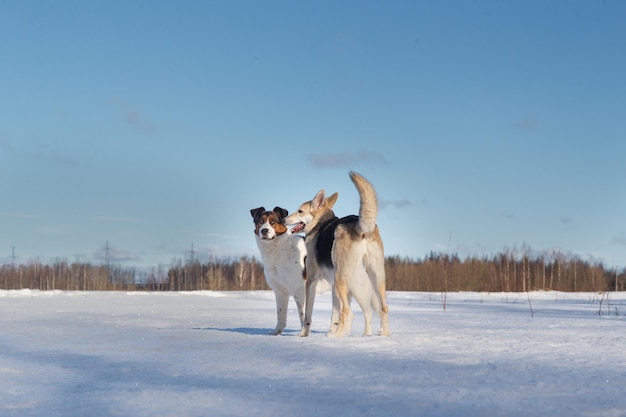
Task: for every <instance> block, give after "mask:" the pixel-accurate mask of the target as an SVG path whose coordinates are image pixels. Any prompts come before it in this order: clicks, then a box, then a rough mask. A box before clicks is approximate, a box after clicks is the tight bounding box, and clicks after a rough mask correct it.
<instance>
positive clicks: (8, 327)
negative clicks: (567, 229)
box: [0, 290, 626, 417]
mask: <svg viewBox="0 0 626 417" xmlns="http://www.w3.org/2000/svg"><path fill="white" fill-rule="evenodd" d="M529 298H530V303H529ZM600 299H601V295H600V294H593V293H575V294H566V293H557V292H534V293H530V294H529V297H528V296H527V294H480V293H449V294H447V303H446V307H447V308H446V311H444V310H443V304H442V295H441V294H438V293H403V292H390V293H389V306H390V325H391V331H392V336H391V337H389V338H384V337H379V336H372V337H361V336H360V333H361V332H362V330H363V324H362V316H361V315H360V313H359V312H358V311H356V310H358V308H356V307H355V321H354V327H353V334H352V336H350V337H347V338H344V339H331V338H328V337H326V336H325V330H326V329H327V327H328V321H329V317H330V295H329V294H328V293H324V294H321V295H319V296H318V298H317V300H316V301H317V302H316V305H315V310H314V323H313V333H312V335H311V336H310V337H309V338H300V337H298V336H297V334H298V326H297V322H298V320H297V317H296V313H295V311H294V310H293V309H292V310H290V312H289V316H288V331H287V332H286V334H284V335H282V336H269V335H267V333H268V332H269V331H270V330H272V329H273V328H274V325H275V310H274V309H275V307H274V301H273V293H272V292H265V291H261V292H193V293H121V292H38V291H30V290H22V291H0V415H2V416H20V417H21V416H25V417H27V416H42V417H43V416H45V417H55V416H59V417H60V416H63V417H71V416H90V417H100V416H132V417H141V416H176V417H182V416H273V417H274V416H297V417H308V416H331V415H337V416H342V417H350V416H394V417H401V416H450V417H458V416H542V417H544V416H551V417H555V416H557V417H558V416H563V417H572V416H590V417H594V416H598V417H600V416H602V417H607V416H608V417H611V416H626V293H610V296H609V299H608V300H606V298H605V299H604V300H603V304H602V313H603V314H602V315H599V314H598V312H599V311H600V305H599V301H600ZM292 304H293V300H292V301H291V303H290V307H292ZM531 307H532V315H531ZM609 313H610V314H609ZM533 315H534V317H533Z"/></svg>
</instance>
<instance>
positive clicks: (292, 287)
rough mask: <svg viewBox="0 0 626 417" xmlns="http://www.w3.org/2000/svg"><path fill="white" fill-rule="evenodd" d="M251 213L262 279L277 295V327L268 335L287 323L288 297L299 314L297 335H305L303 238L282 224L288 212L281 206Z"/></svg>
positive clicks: (276, 332)
mask: <svg viewBox="0 0 626 417" xmlns="http://www.w3.org/2000/svg"><path fill="white" fill-rule="evenodd" d="M250 214H251V215H252V218H253V219H254V234H255V236H256V243H257V246H258V247H259V252H261V259H262V260H263V272H264V273H265V280H266V281H267V285H269V286H270V287H271V288H272V289H273V290H274V295H275V297H276V319H277V320H276V328H275V329H274V331H273V332H271V334H273V335H277V334H281V333H282V331H283V329H284V328H285V326H286V325H287V307H288V305H289V296H292V297H293V299H294V300H295V302H296V307H297V309H298V315H299V317H300V336H307V335H308V332H306V334H305V330H304V305H305V302H306V294H305V282H306V271H305V269H304V258H305V257H306V247H305V246H304V239H303V238H302V236H298V235H292V234H291V232H290V230H289V229H288V228H287V227H286V226H285V224H284V222H283V219H284V217H285V216H286V215H287V214H288V213H287V210H285V209H283V208H280V207H275V208H274V210H272V211H265V208H264V207H259V208H256V209H252V210H250Z"/></svg>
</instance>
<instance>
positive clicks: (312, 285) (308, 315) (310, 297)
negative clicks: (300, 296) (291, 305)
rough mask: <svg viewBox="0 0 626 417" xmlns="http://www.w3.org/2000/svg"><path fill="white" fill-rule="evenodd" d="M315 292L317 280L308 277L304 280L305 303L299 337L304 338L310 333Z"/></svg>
mask: <svg viewBox="0 0 626 417" xmlns="http://www.w3.org/2000/svg"><path fill="white" fill-rule="evenodd" d="M316 290H317V280H316V279H315V277H313V278H312V277H308V278H307V280H306V302H305V310H304V311H305V313H304V323H303V326H302V330H301V331H300V336H302V337H306V336H308V335H309V333H310V332H311V321H312V317H313V304H314V303H315V292H316Z"/></svg>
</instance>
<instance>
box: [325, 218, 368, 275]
mask: <svg viewBox="0 0 626 417" xmlns="http://www.w3.org/2000/svg"><path fill="white" fill-rule="evenodd" d="M357 221H359V216H356V215H354V214H353V215H350V216H346V217H342V218H338V217H334V218H332V219H330V220H328V221H327V222H326V223H324V224H322V225H320V226H319V234H318V236H317V242H315V258H316V259H317V263H319V264H320V265H322V266H326V267H328V268H332V267H333V261H332V258H331V250H332V248H333V242H334V240H335V229H337V226H339V225H340V224H346V223H356V222H357Z"/></svg>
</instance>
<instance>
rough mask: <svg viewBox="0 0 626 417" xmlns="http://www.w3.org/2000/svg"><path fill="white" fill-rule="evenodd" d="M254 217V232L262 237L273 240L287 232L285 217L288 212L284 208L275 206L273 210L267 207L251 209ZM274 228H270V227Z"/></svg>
mask: <svg viewBox="0 0 626 417" xmlns="http://www.w3.org/2000/svg"><path fill="white" fill-rule="evenodd" d="M250 214H251V215H252V218H253V219H254V234H255V235H257V236H259V237H260V238H262V239H266V240H271V239H273V238H274V237H276V236H280V235H282V234H284V233H285V232H287V227H286V226H285V222H284V219H285V217H286V216H287V214H288V212H287V210H285V209H284V208H281V207H274V210H273V211H266V210H265V207H259V208H256V209H252V210H250ZM270 227H271V228H272V229H273V230H269V228H270Z"/></svg>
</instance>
